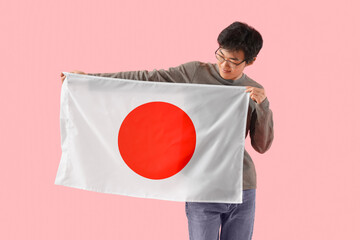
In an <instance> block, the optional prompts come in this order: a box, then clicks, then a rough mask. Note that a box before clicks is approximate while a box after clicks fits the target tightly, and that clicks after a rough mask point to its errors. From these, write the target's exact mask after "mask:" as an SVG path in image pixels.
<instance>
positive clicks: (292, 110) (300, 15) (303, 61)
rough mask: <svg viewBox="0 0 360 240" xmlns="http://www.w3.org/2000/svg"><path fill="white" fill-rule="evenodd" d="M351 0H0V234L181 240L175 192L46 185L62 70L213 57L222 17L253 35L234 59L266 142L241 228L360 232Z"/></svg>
mask: <svg viewBox="0 0 360 240" xmlns="http://www.w3.org/2000/svg"><path fill="white" fill-rule="evenodd" d="M359 7H360V6H359V4H358V1H355V0H353V1H351V0H343V1H325V0H320V1H313V0H304V1H289V0H277V1H266V0H259V1H239V0H236V1H228V0H223V1H209V0H207V1H194V0H192V1H190V0H185V1H169V0H152V1H139V0H132V1H127V2H123V1H117V0H108V1H93V0H88V1H79V0H77V1H74V0H62V1H46V0H42V1H41V0H32V1H1V2H0V9H1V10H2V11H1V15H0V26H1V27H0V29H1V44H0V60H1V78H2V80H1V87H0V91H1V101H0V104H1V105H0V106H1V108H0V109H1V129H0V131H1V151H0V154H1V155H0V159H1V174H0V188H1V198H0V199H1V200H0V201H1V204H0V221H1V225H0V239H16V240H20V239H21V240H22V239H34V240H42V239H44V240H48V239H52V240H57V239H70V240H71V239H96V240H98V239H128V240H129V239H157V240H161V239H164V240H165V239H174V240H177V239H179V240H180V239H188V229H187V219H186V216H185V210H184V203H182V202H169V201H161V200H149V199H140V198H131V197H123V196H118V195H110V194H100V193H95V192H89V191H84V190H78V189H72V188H67V187H62V186H57V185H54V180H55V176H56V172H57V168H58V164H59V161H60V156H61V148H60V122H59V108H60V90H61V81H60V72H62V71H64V72H65V71H72V70H75V69H76V70H82V71H85V72H117V71H129V70H145V69H147V70H152V69H154V68H157V69H160V68H168V67H171V66H177V65H179V64H181V63H185V62H187V61H192V60H200V61H205V62H215V58H214V51H215V50H216V47H217V43H216V38H217V36H218V34H219V33H220V31H221V30H222V29H223V28H225V27H227V26H228V25H229V24H231V23H232V22H233V21H244V22H247V23H249V24H250V25H252V26H254V27H255V28H256V29H258V30H259V31H260V32H261V34H262V36H263V38H264V47H263V49H262V50H261V52H260V54H259V56H258V59H257V61H256V62H255V64H254V65H253V66H250V67H249V68H246V69H245V73H247V74H248V75H249V76H250V77H252V78H253V79H255V80H256V81H258V82H260V83H261V84H262V85H263V86H264V87H265V90H266V92H267V96H268V97H269V100H270V107H271V109H272V110H273V112H274V122H275V140H274V143H273V146H272V148H271V149H270V150H269V151H268V152H267V153H265V154H263V155H261V154H258V153H256V152H254V151H253V150H252V149H251V146H250V145H249V142H247V144H248V145H247V149H248V150H249V151H250V154H251V155H252V157H253V159H254V162H255V164H256V168H257V174H258V188H257V200H256V201H257V203H256V219H255V228H254V237H253V239H276V240H279V239H286V240H288V239H293V240H294V239H326V240H332V239H360V228H359V216H360V205H359V202H360V190H359V189H360V184H359V183H360V177H359V167H360V161H359V159H360V158H359V154H358V150H359V140H358V135H359V133H360V124H359V123H360V119H359V109H360V107H359V104H358V102H357V101H358V95H359V94H358V89H359V87H360V84H359V81H360V79H359V76H358V75H359V74H358V71H359V69H360V65H359V64H360V62H359V59H360V51H359V50H360V48H359V43H360V33H359V29H360V27H359V22H360V17H359V13H358V10H359Z"/></svg>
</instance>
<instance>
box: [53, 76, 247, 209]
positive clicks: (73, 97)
mask: <svg viewBox="0 0 360 240" xmlns="http://www.w3.org/2000/svg"><path fill="white" fill-rule="evenodd" d="M64 74H65V76H66V79H65V81H64V82H63V84H62V89H61V105H60V130H61V148H62V155H61V160H60V164H59V168H58V172H57V175H56V179H55V184H57V185H63V186H68V187H73V188H78V189H84V190H89V191H96V192H101V193H110V194H120V195H125V196H133V197H142V198H153V199H162V200H172V201H197V202H223V203H241V202H242V179H243V169H242V168H243V156H244V142H245V125H246V115H247V110H248V103H249V96H248V94H247V93H245V87H239V86H236V87H235V86H220V85H208V84H188V83H166V82H148V81H138V80H126V79H118V78H106V77H98V76H89V75H80V74H73V73H68V72H64Z"/></svg>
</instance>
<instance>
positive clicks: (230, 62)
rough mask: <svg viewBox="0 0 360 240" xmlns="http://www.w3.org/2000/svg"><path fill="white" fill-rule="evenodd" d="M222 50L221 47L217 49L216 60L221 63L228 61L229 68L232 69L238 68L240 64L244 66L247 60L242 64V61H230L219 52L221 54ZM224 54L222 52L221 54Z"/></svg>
mask: <svg viewBox="0 0 360 240" xmlns="http://www.w3.org/2000/svg"><path fill="white" fill-rule="evenodd" d="M220 48H221V47H219V48H218V49H216V51H215V57H216V59H217V60H218V61H219V62H221V63H223V62H224V61H227V62H228V63H229V66H230V67H231V68H236V67H237V66H239V65H240V64H242V63H243V62H245V59H244V60H242V61H241V62H240V61H235V62H234V61H230V60H226V59H225V58H224V57H223V56H222V55H220V54H219V53H218V52H219V51H220V52H221V50H220ZM221 53H222V52H221Z"/></svg>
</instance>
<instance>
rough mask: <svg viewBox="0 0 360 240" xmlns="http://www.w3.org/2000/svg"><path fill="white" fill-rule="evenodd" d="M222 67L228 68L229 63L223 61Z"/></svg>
mask: <svg viewBox="0 0 360 240" xmlns="http://www.w3.org/2000/svg"><path fill="white" fill-rule="evenodd" d="M222 64H223V67H226V68H230V67H231V66H230V63H229V62H228V61H224V62H223V63H222Z"/></svg>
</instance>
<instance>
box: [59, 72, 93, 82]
mask: <svg viewBox="0 0 360 240" xmlns="http://www.w3.org/2000/svg"><path fill="white" fill-rule="evenodd" d="M70 73H77V74H87V73H84V72H82V71H78V70H74V71H71V72H70ZM60 77H61V84H62V83H63V82H64V80H65V78H66V76H65V75H64V74H63V73H61V74H60Z"/></svg>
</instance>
